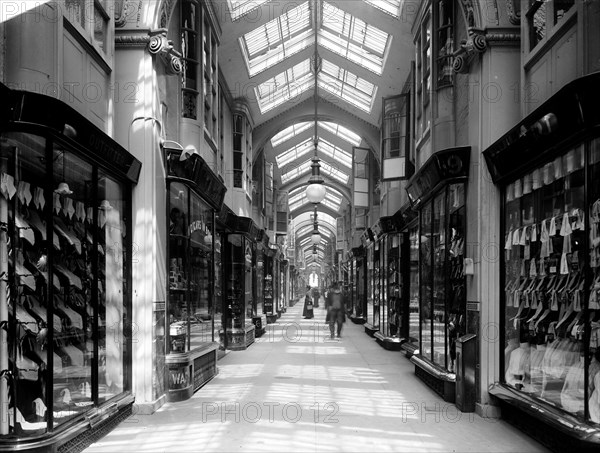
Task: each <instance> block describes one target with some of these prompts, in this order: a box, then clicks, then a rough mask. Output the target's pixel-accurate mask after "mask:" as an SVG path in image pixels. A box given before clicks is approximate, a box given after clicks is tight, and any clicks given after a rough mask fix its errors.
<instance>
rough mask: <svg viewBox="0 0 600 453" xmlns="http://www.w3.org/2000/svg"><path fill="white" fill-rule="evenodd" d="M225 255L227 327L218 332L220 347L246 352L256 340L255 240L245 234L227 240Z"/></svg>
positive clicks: (225, 320) (230, 234) (230, 235)
mask: <svg viewBox="0 0 600 453" xmlns="http://www.w3.org/2000/svg"><path fill="white" fill-rule="evenodd" d="M224 245H225V247H224V253H223V277H224V279H223V295H224V303H225V307H224V326H223V329H222V330H221V331H220V332H219V338H220V341H221V344H223V343H224V342H225V335H226V336H227V340H226V341H227V347H228V348H229V349H233V350H241V349H246V348H247V347H248V346H250V344H252V343H253V342H254V339H255V326H254V324H253V317H254V315H255V313H254V303H253V299H252V294H253V287H252V285H253V275H252V253H253V252H252V246H253V242H252V240H251V239H250V238H249V237H247V236H246V235H245V234H242V233H229V234H227V235H226V236H225V244H224Z"/></svg>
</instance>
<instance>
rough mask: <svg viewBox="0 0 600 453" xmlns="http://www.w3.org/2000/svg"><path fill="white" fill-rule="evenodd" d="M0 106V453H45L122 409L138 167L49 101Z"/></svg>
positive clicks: (14, 100)
mask: <svg viewBox="0 0 600 453" xmlns="http://www.w3.org/2000/svg"><path fill="white" fill-rule="evenodd" d="M0 98H1V99H2V103H1V104H0V176H1V181H2V182H1V185H0V192H1V193H0V277H1V278H0V450H2V451H8V450H14V449H18V450H19V451H27V450H36V451H49V452H53V451H57V450H58V449H60V448H61V447H63V446H64V445H66V444H69V445H78V444H79V443H80V442H81V443H85V439H89V438H94V436H95V435H96V436H99V434H95V433H99V432H100V430H102V429H105V427H106V426H109V425H113V424H116V423H119V422H120V421H122V420H124V419H125V418H126V417H128V416H129V415H130V414H131V412H132V404H133V402H134V397H133V395H132V394H131V375H132V370H131V363H132V362H131V346H132V345H131V342H132V337H133V336H134V335H135V334H136V332H135V328H134V326H133V325H132V322H131V319H132V301H131V290H132V279H131V262H132V244H131V209H132V208H131V193H132V189H133V186H134V185H135V184H136V183H137V181H138V177H139V173H140V169H141V163H140V162H139V161H138V160H137V159H135V158H134V157H133V156H132V155H131V154H130V153H129V152H127V151H126V150H125V149H124V148H122V147H121V146H119V145H118V144H117V143H116V142H115V141H113V140H112V139H111V138H110V137H109V136H107V135H106V134H104V133H103V132H102V131H101V130H100V129H98V128H97V127H95V126H94V125H92V124H91V123H90V122H89V121H88V120H87V119H86V118H84V117H83V116H81V115H80V114H79V113H77V112H76V111H75V110H73V109H72V108H71V107H69V106H67V105H66V104H64V103H63V102H61V101H59V100H58V99H56V98H52V97H48V96H43V95H39V94H35V93H30V92H23V91H13V90H10V89H8V88H7V87H5V86H4V85H2V84H0Z"/></svg>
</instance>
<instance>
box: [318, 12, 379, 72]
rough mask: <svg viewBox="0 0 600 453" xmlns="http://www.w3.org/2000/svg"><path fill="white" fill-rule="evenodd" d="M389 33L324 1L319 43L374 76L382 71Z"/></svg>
mask: <svg viewBox="0 0 600 453" xmlns="http://www.w3.org/2000/svg"><path fill="white" fill-rule="evenodd" d="M388 40H389V35H388V34H387V33H385V32H384V31H381V30H379V29H378V28H376V27H373V26H372V25H369V24H367V23H366V22H364V21H363V20H361V19H357V18H356V17H354V16H352V15H351V14H349V13H347V12H345V11H342V10H341V9H339V8H337V7H336V6H334V5H332V4H331V3H326V2H323V22H322V25H321V29H320V30H319V44H320V45H322V46H323V47H325V48H327V49H329V50H331V51H332V52H335V53H337V54H339V55H341V56H342V57H345V58H347V59H348V60H350V61H352V62H354V63H356V64H358V65H360V66H363V67H365V68H367V69H368V70H369V71H372V72H374V73H375V74H377V75H381V73H382V72H383V66H384V64H385V61H384V59H385V53H386V49H387V46H388Z"/></svg>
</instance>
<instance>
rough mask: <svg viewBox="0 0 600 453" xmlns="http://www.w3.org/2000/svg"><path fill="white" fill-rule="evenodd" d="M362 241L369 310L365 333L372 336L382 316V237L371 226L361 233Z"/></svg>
mask: <svg viewBox="0 0 600 453" xmlns="http://www.w3.org/2000/svg"><path fill="white" fill-rule="evenodd" d="M361 241H362V244H363V247H364V248H365V251H366V268H367V273H366V291H367V293H366V300H367V311H366V317H365V323H364V324H363V326H364V328H365V333H366V334H367V335H369V336H370V337H372V336H374V335H375V332H377V331H379V323H380V318H381V278H380V277H381V275H380V270H381V266H380V263H379V259H380V257H381V256H382V253H380V246H381V238H378V237H375V235H374V234H373V231H372V230H371V228H367V229H366V230H365V231H364V232H363V234H362V235H361Z"/></svg>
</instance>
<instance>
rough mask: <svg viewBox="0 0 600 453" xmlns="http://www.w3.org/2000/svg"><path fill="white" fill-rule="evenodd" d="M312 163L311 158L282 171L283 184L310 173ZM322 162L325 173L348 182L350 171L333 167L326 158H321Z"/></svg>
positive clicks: (322, 170)
mask: <svg viewBox="0 0 600 453" xmlns="http://www.w3.org/2000/svg"><path fill="white" fill-rule="evenodd" d="M311 164H312V162H311V161H310V160H307V161H305V162H303V163H301V164H300V165H298V166H297V167H294V168H292V169H291V170H289V171H287V172H285V173H282V175H281V184H287V183H288V182H291V181H293V180H294V179H297V178H299V177H301V176H302V175H305V174H307V173H310V168H311ZM320 164H321V172H322V173H323V174H325V175H327V176H329V177H331V178H335V179H337V180H338V181H339V182H341V183H342V184H348V180H349V179H350V175H349V174H348V173H346V172H344V171H342V170H340V169H339V168H336V167H333V166H332V165H331V164H329V163H328V162H325V161H324V160H321V161H320Z"/></svg>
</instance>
